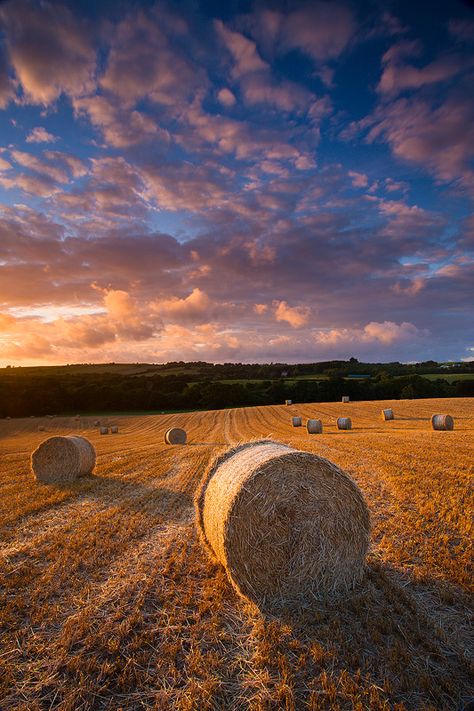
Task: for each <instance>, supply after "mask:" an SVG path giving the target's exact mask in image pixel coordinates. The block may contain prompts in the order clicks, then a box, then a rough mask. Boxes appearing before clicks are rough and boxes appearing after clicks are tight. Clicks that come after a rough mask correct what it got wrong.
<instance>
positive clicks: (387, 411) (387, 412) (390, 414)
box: [382, 407, 395, 421]
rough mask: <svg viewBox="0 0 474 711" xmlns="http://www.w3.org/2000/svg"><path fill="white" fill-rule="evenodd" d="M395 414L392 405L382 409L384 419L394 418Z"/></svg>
mask: <svg viewBox="0 0 474 711" xmlns="http://www.w3.org/2000/svg"><path fill="white" fill-rule="evenodd" d="M394 419H395V415H394V414H393V410H392V408H391V407H387V408H386V409H385V410H382V420H385V421H387V420H394Z"/></svg>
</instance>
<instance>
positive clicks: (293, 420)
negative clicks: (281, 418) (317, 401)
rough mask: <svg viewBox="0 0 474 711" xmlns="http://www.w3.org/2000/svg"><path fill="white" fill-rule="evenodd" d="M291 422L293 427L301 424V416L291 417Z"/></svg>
mask: <svg viewBox="0 0 474 711" xmlns="http://www.w3.org/2000/svg"><path fill="white" fill-rule="evenodd" d="M291 424H292V425H293V427H301V425H302V424H303V421H302V419H301V417H292V418H291Z"/></svg>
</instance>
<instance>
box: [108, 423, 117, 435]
mask: <svg viewBox="0 0 474 711" xmlns="http://www.w3.org/2000/svg"><path fill="white" fill-rule="evenodd" d="M110 433H111V434H117V433H118V427H117V425H112V427H111V428H110Z"/></svg>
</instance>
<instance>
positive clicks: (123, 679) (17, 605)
mask: <svg viewBox="0 0 474 711" xmlns="http://www.w3.org/2000/svg"><path fill="white" fill-rule="evenodd" d="M382 407H393V408H394V411H395V416H396V418H397V419H395V420H394V421H393V422H382V420H381V418H380V411H381V409H382ZM435 412H442V413H445V412H447V413H450V414H452V415H453V417H454V418H455V430H454V432H433V431H432V430H431V428H430V422H429V417H430V415H431V414H432V413H435ZM295 414H300V415H302V416H303V418H304V419H306V418H307V417H320V418H321V419H322V420H323V424H324V434H322V435H316V436H315V435H313V436H309V435H307V433H306V431H305V429H304V428H295V429H294V428H292V427H291V426H290V417H291V416H292V415H295ZM342 415H350V416H351V417H352V419H353V429H352V430H351V431H349V432H344V431H338V430H337V429H336V426H335V418H336V417H338V416H342ZM95 419H96V418H95V417H84V418H81V419H80V420H75V419H61V418H54V419H48V418H44V419H42V418H35V419H25V420H2V421H0V709H2V711H4V710H8V711H9V710H10V709H27V710H28V711H36V710H38V711H39V710H41V711H43V709H61V711H66V710H71V711H72V710H74V711H75V710H76V709H81V710H86V709H117V710H118V709H123V710H124V711H125V710H127V711H128V710H131V709H159V710H160V709H173V710H174V709H179V710H180V711H184V710H191V709H193V710H194V709H196V710H198V709H199V710H201V709H237V710H238V709H253V710H257V709H288V710H291V709H295V710H299V709H333V710H336V709H355V710H361V709H371V710H372V709H374V710H377V709H387V710H388V709H397V710H398V711H401V710H402V709H458V708H462V706H463V704H465V703H466V702H467V700H468V699H469V698H470V696H471V695H473V694H474V692H473V690H472V687H471V688H470V687H469V677H470V671H471V673H472V656H471V660H470V658H469V657H470V655H469V650H470V649H471V652H472V638H471V639H470V637H469V619H470V615H471V619H472V597H471V596H470V584H471V581H472V567H471V566H472V543H471V542H472V528H471V521H472V512H473V508H474V507H473V491H472V482H473V473H474V399H472V398H470V399H469V398H463V399H453V400H414V401H411V400H410V401H395V402H367V403H363V402H361V403H350V404H348V405H343V404H342V403H327V404H322V403H321V404H319V403H318V404H314V405H312V404H307V405H301V406H299V405H293V406H291V407H285V406H272V407H256V408H242V409H233V410H221V411H212V412H194V413H188V414H183V415H178V414H173V415H161V416H143V417H109V418H101V419H102V422H105V423H108V424H118V426H119V434H117V435H108V436H100V435H99V434H98V432H97V429H98V428H96V427H93V424H92V423H93V421H94V420H95ZM175 425H176V426H181V427H184V428H185V429H186V430H187V433H188V445H186V446H177V447H171V446H168V445H166V444H165V443H164V439H163V436H164V432H165V431H166V429H167V428H168V427H170V426H175ZM38 426H44V427H45V429H46V432H39V431H38ZM68 433H77V434H82V435H84V436H86V437H88V438H89V439H90V440H91V441H92V442H93V444H94V445H95V447H96V449H97V454H98V464H97V468H96V471H95V475H94V476H91V477H86V478H84V479H81V480H79V481H78V482H77V483H74V484H72V485H67V486H46V485H40V484H37V483H36V482H35V481H34V479H33V476H32V475H31V474H30V472H29V455H30V452H31V451H32V450H33V449H34V448H35V447H36V446H37V445H38V444H39V443H40V442H41V441H42V440H43V439H44V438H45V437H47V436H48V435H51V434H68ZM268 436H270V437H272V438H274V439H277V440H279V441H282V442H286V443H289V444H291V445H292V446H295V447H298V448H300V449H304V450H307V451H311V452H314V453H316V454H321V455H322V456H324V457H327V458H328V459H330V460H332V461H333V462H335V463H336V464H338V465H339V466H341V467H342V468H343V469H344V470H345V471H347V472H348V473H349V474H350V475H351V476H352V477H353V478H354V479H355V480H356V481H357V483H358V484H359V486H360V487H361V488H362V490H363V492H364V495H365V497H366V499H367V502H368V504H369V507H370V510H371V515H372V524H373V533H372V546H371V551H370V555H369V558H368V566H367V574H366V576H365V579H364V582H363V584H362V585H361V586H360V587H359V588H358V589H357V590H356V591H355V592H354V594H353V595H351V596H350V597H349V598H347V599H345V600H343V601H339V602H338V603H332V604H327V605H325V606H321V609H320V610H319V611H317V612H316V613H311V614H309V613H304V614H301V615H299V616H295V617H292V618H285V619H282V618H270V617H264V616H263V615H262V614H261V613H259V612H258V610H256V609H255V608H253V607H252V606H251V605H250V604H248V603H246V602H245V601H243V600H242V599H240V598H238V597H237V596H236V595H235V593H234V591H233V589H232V588H231V586H230V584H229V583H228V581H227V578H226V576H225V574H224V572H223V570H222V569H221V568H220V567H218V566H217V565H215V564H213V563H211V562H210V561H209V560H208V559H207V557H206V555H205V553H204V552H203V551H202V549H201V547H200V545H199V542H198V538H197V534H196V530H195V526H194V509H193V496H194V492H195V490H196V488H197V486H198V484H199V481H200V479H201V477H202V476H203V474H204V471H205V469H206V466H207V464H208V462H209V460H210V459H211V458H213V457H214V456H215V455H216V454H217V453H218V452H220V451H222V450H224V449H225V448H226V447H228V446H229V445H231V444H235V443H236V442H240V441H246V440H249V439H253V438H258V437H268ZM470 664H471V668H470Z"/></svg>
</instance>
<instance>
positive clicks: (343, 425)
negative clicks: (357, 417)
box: [337, 417, 352, 430]
mask: <svg viewBox="0 0 474 711" xmlns="http://www.w3.org/2000/svg"><path fill="white" fill-rule="evenodd" d="M337 429H338V430H351V429H352V420H351V418H350V417H338V418H337Z"/></svg>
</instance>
